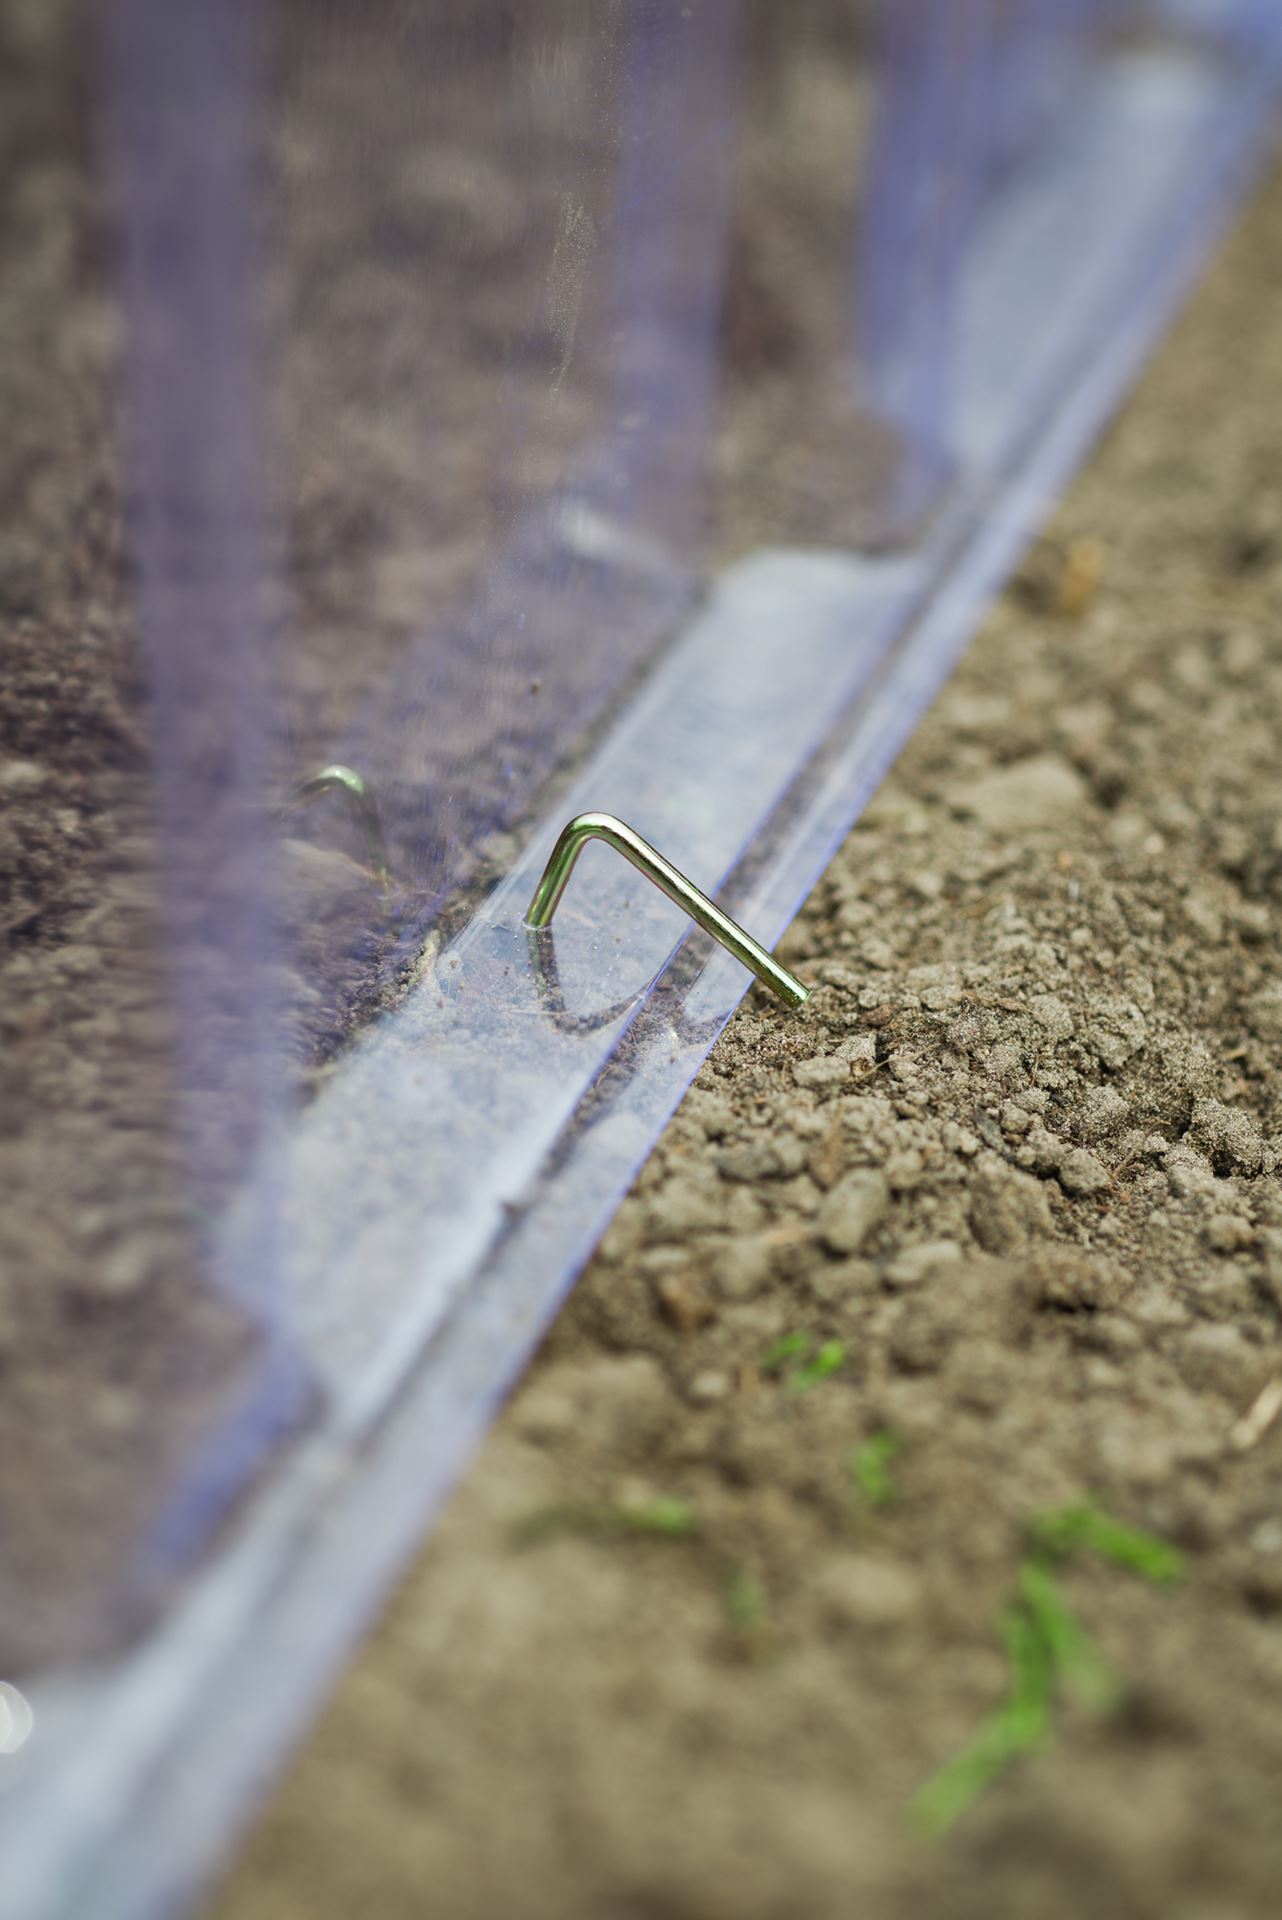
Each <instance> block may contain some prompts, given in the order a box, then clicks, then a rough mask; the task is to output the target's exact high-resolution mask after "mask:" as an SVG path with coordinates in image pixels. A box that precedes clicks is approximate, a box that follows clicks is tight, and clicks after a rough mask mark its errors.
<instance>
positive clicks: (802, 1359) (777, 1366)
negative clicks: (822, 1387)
mask: <svg viewBox="0 0 1282 1920" xmlns="http://www.w3.org/2000/svg"><path fill="white" fill-rule="evenodd" d="M814 1344H815V1337H814V1335H813V1334H812V1333H800V1332H798V1333H785V1334H784V1336H783V1338H782V1339H781V1340H776V1341H775V1343H774V1345H773V1346H772V1347H771V1348H770V1349H769V1351H768V1352H767V1353H766V1355H765V1358H764V1359H763V1360H762V1362H761V1371H762V1372H763V1373H775V1374H778V1373H785V1372H786V1376H787V1383H788V1388H789V1391H790V1392H792V1393H809V1391H810V1389H811V1387H817V1386H818V1385H819V1383H820V1381H821V1380H828V1379H830V1378H831V1377H832V1375H833V1374H834V1373H837V1372H839V1371H840V1369H841V1368H842V1367H844V1366H845V1364H846V1348H845V1344H844V1342H843V1341H841V1340H825V1341H824V1343H823V1345H822V1346H821V1347H820V1349H819V1351H818V1352H817V1353H815V1354H813V1355H812V1354H811V1349H812V1348H813V1346H814ZM807 1356H810V1357H807Z"/></svg>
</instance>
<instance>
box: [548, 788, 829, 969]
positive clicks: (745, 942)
mask: <svg viewBox="0 0 1282 1920" xmlns="http://www.w3.org/2000/svg"><path fill="white" fill-rule="evenodd" d="M589 840H604V841H605V843H606V845H607V846H609V847H613V848H614V850H615V852H616V853H621V854H622V855H623V857H624V859H625V860H630V861H631V862H632V865H633V866H634V867H635V868H636V869H637V871H638V872H639V873H643V874H644V875H645V877H646V879H647V880H652V881H653V882H654V884H655V886H656V887H658V888H659V890H660V892H661V893H666V894H667V896H668V898H669V900H675V902H676V904H677V905H678V906H679V907H684V908H685V911H686V912H687V913H688V914H689V915H690V918H691V919H692V920H694V921H695V922H697V924H698V925H699V926H701V927H702V928H703V930H704V932H705V933H710V934H711V935H712V937H713V939H714V940H719V941H720V943H721V945H722V946H723V947H726V948H728V949H729V951H730V952H731V953H732V954H733V955H734V957H735V959H736V960H741V961H742V962H743V964H744V966H745V967H748V968H750V969H751V971H752V972H753V973H755V974H756V976H757V978H758V980H761V981H763V982H764V983H765V985H766V986H768V987H769V988H770V989H771V990H772V991H773V992H774V993H777V994H778V996H779V998H780V999H781V1000H782V1001H784V1002H785V1003H786V1004H787V1005H788V1006H790V1007H801V1006H804V1005H805V1003H806V1001H807V1000H808V999H809V998H810V989H809V988H808V987H803V986H802V984H801V982H800V980H798V979H797V977H796V976H795V974H791V973H789V972H788V969H787V968H786V967H781V966H780V964H779V962H778V961H777V960H776V959H775V958H774V956H773V955H772V954H770V953H767V952H766V949H765V948H764V947H763V946H761V945H759V943H758V942H757V941H756V940H754V939H753V938H752V935H751V934H749V933H745V932H744V930H743V928H742V927H741V926H738V925H736V923H735V922H734V921H733V920H732V919H731V918H730V916H729V914H726V913H723V912H722V911H721V908H720V907H719V906H718V905H717V904H716V902H715V901H713V900H709V898H708V896H707V894H706V893H701V892H700V891H699V889H698V887H696V886H695V885H694V883H693V881H690V880H687V879H686V877H685V875H684V874H683V873H680V872H678V870H677V869H676V867H674V866H673V864H672V862H671V861H670V860H665V859H664V857H663V855H662V854H661V853H659V852H657V851H656V849H655V848H654V847H652V846H651V845H650V843H649V841H648V840H643V839H642V838H641V835H640V834H639V833H635V832H634V831H633V829H632V828H631V827H629V826H625V824H624V822H623V821H622V820H616V818H615V817H614V815H613V814H612V813H580V814H578V815H576V817H575V818H574V819H573V820H571V821H570V822H569V824H568V826H566V827H563V828H562V830H561V833H560V836H559V838H558V840H557V843H556V845H555V846H554V847H553V849H552V853H551V857H550V858H549V860H548V863H547V865H546V867H545V868H544V869H543V878H542V879H541V880H540V881H539V884H538V886H537V887H536V888H535V889H534V898H533V899H532V900H531V902H530V905H529V910H528V911H527V913H526V916H525V924H526V926H527V927H535V928H538V927H546V926H549V925H550V924H551V920H552V915H553V914H554V913H555V912H556V910H557V907H558V905H559V904H560V900H561V895H562V894H563V893H564V892H565V889H566V886H567V884H568V882H569V878H570V875H571V874H572V873H573V872H574V863H575V861H576V860H577V859H578V857H579V855H580V854H581V853H582V851H583V848H584V846H585V844H586V843H587V842H588V841H589Z"/></svg>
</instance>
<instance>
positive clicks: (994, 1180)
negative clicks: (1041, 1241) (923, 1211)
mask: <svg viewBox="0 0 1282 1920" xmlns="http://www.w3.org/2000/svg"><path fill="white" fill-rule="evenodd" d="M970 1224H971V1228H972V1230H973V1232H974V1235H975V1238H976V1240H978V1242H979V1244H980V1246H981V1247H983V1249H984V1251H985V1252H986V1253H1013V1252H1017V1251H1018V1250H1019V1249H1020V1248H1021V1247H1025V1246H1027V1245H1028V1244H1029V1242H1030V1241H1032V1240H1034V1239H1036V1238H1038V1237H1039V1236H1040V1235H1042V1234H1047V1233H1049V1232H1050V1230H1051V1213H1050V1202H1049V1201H1048V1199H1047V1197H1046V1192H1045V1189H1044V1188H1043V1187H1042V1186H1041V1185H1040V1184H1039V1182H1038V1181H1036V1180H1034V1179H1033V1178H1032V1177H1031V1175H1029V1174H1026V1173H1019V1172H1017V1171H1016V1170H1015V1169H1014V1168H1013V1167H1007V1166H1004V1165H1002V1163H1001V1162H1000V1161H996V1162H989V1163H988V1164H986V1165H983V1166H981V1167H979V1168H978V1169H977V1171H976V1176H975V1182H974V1187H973V1189H972V1194H971V1202H970Z"/></svg>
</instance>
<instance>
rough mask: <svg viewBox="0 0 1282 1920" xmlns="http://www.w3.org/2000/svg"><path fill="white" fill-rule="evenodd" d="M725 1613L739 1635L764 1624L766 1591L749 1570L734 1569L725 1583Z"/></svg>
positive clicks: (742, 1568) (744, 1568)
mask: <svg viewBox="0 0 1282 1920" xmlns="http://www.w3.org/2000/svg"><path fill="white" fill-rule="evenodd" d="M726 1611H727V1612H728V1613H729V1615H730V1621H731V1624H732V1625H733V1626H735V1627H737V1628H738V1629H739V1631H740V1633H750V1632H752V1631H753V1629H754V1628H757V1627H760V1626H762V1625H763V1624H764V1622H765V1618H766V1590H765V1588H764V1587H763V1586H762V1584H761V1582H760V1580H758V1578H757V1576H756V1574H755V1573H753V1572H752V1571H751V1570H750V1569H749V1568H747V1567H736V1568H735V1570H734V1572H733V1573H732V1574H731V1575H730V1578H729V1580H728V1581H727V1582H726Z"/></svg>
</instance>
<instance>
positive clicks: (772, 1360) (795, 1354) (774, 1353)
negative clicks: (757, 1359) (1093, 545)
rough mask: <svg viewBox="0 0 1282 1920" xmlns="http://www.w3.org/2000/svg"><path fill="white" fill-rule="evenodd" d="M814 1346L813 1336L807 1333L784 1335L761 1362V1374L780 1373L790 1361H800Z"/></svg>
mask: <svg viewBox="0 0 1282 1920" xmlns="http://www.w3.org/2000/svg"><path fill="white" fill-rule="evenodd" d="M813 1345H814V1335H813V1334H809V1333H800V1332H798V1333H785V1334H784V1336H783V1338H782V1339H781V1340H776V1341H775V1343H774V1345H773V1346H772V1347H771V1348H770V1349H769V1350H768V1351H767V1353H766V1355H765V1357H764V1358H763V1360H762V1362H761V1371H762V1372H763V1373H782V1372H783V1369H784V1368H785V1367H786V1366H787V1364H788V1362H789V1361H790V1360H801V1359H802V1358H803V1357H804V1356H805V1355H806V1354H807V1353H809V1351H810V1349H811V1347H812V1346H813Z"/></svg>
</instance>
